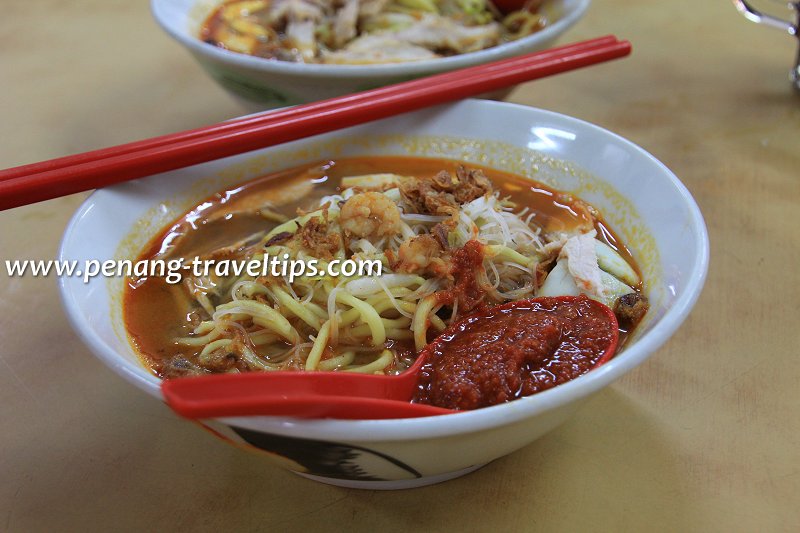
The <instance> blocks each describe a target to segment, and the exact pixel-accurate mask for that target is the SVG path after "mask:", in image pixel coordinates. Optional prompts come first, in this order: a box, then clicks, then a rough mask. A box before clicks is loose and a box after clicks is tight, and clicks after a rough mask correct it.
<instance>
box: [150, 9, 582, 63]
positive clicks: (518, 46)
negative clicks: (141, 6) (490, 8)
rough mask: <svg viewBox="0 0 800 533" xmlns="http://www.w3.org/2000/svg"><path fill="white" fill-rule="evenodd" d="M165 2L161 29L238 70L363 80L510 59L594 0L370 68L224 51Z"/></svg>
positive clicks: (565, 25) (156, 12)
mask: <svg viewBox="0 0 800 533" xmlns="http://www.w3.org/2000/svg"><path fill="white" fill-rule="evenodd" d="M164 1H165V0H150V11H151V13H152V14H153V18H155V20H156V22H157V23H158V25H159V26H161V28H162V29H163V30H164V31H165V32H167V34H169V35H170V36H171V37H172V38H173V39H175V40H176V41H178V42H179V43H181V44H182V45H184V46H185V47H186V48H188V49H189V50H191V51H194V52H197V53H199V54H202V55H206V56H210V57H212V58H214V59H216V60H218V61H220V62H222V63H230V64H234V65H236V66H239V67H244V68H249V69H254V70H261V71H264V72H274V73H280V74H291V75H301V76H303V75H305V76H323V77H326V76H336V77H345V78H364V77H370V78H371V77H374V76H408V75H420V74H430V73H434V72H439V71H445V70H453V69H457V68H460V67H466V66H469V65H474V64H478V63H486V62H489V61H492V60H495V59H501V58H504V57H510V56H513V55H517V54H521V53H523V52H525V51H527V50H529V49H530V48H531V47H532V46H534V45H536V44H538V43H540V42H546V41H548V40H550V39H555V38H556V37H558V36H559V35H561V34H562V33H564V32H565V31H566V30H567V29H569V28H570V27H571V26H573V25H574V24H575V23H576V22H578V20H580V18H581V17H582V16H583V15H584V13H585V12H586V10H587V9H588V8H589V4H591V0H574V2H575V6H574V7H573V8H572V9H571V10H569V11H567V12H566V13H564V15H562V16H561V17H560V18H559V19H558V20H557V21H555V22H554V23H553V24H551V25H550V26H546V27H545V28H544V29H542V30H541V31H538V32H536V33H533V34H531V35H528V36H525V37H522V38H521V39H517V40H516V41H511V42H508V43H503V44H499V45H497V46H493V47H491V48H486V49H484V50H478V51H476V52H467V53H465V54H459V55H455V56H450V57H443V58H438V59H426V60H424V61H410V62H404V63H378V64H370V65H332V64H325V63H292V62H289V61H279V60H272V59H265V58H260V57H255V56H251V55H248V54H240V53H238V52H231V51H229V50H224V49H222V48H219V47H217V46H212V45H210V44H208V43H204V42H202V41H201V40H200V39H199V38H197V37H196V36H193V35H190V34H189V32H188V31H187V30H183V31H181V30H180V29H176V27H175V25H174V24H173V23H172V22H171V21H170V20H168V18H167V17H166V16H165V14H164V13H163V12H162V11H161V9H160V7H159V6H160V4H161V3H162V2H164Z"/></svg>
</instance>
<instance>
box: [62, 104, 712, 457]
mask: <svg viewBox="0 0 800 533" xmlns="http://www.w3.org/2000/svg"><path fill="white" fill-rule="evenodd" d="M454 105H465V106H466V107H469V106H472V105H476V106H492V107H496V108H498V112H502V110H503V108H506V109H507V110H508V111H511V112H513V113H528V114H531V115H533V117H532V118H534V117H535V116H536V115H539V116H543V117H547V118H550V119H556V120H560V121H562V122H564V123H565V124H567V125H569V126H573V127H579V128H584V129H586V130H588V131H591V132H593V133H595V134H600V135H603V136H606V137H608V138H610V139H613V140H615V141H616V142H618V143H621V144H622V145H624V146H625V147H626V148H627V149H628V150H631V151H632V152H635V153H638V154H639V155H640V156H643V157H644V158H645V159H646V160H648V161H649V162H650V163H651V164H652V165H653V166H654V168H655V169H657V170H658V171H659V172H660V173H661V175H662V176H663V177H664V178H665V179H666V180H667V181H668V182H669V183H670V185H671V186H672V187H674V189H675V191H676V193H677V194H678V196H679V197H680V198H681V200H682V201H683V203H684V205H685V207H686V208H687V211H688V213H689V216H690V228H691V232H692V234H693V235H694V237H695V240H696V246H695V247H694V249H693V250H687V251H688V252H690V253H691V255H692V256H694V257H696V258H697V260H696V261H695V264H694V267H693V269H692V270H691V272H690V273H689V275H688V277H687V280H686V286H685V289H684V290H683V291H682V292H681V294H680V295H679V296H678V297H677V298H676V300H675V302H674V303H673V304H672V305H671V306H670V307H669V308H668V309H667V310H666V312H665V313H664V315H663V316H662V317H661V318H660V319H659V321H658V322H657V323H656V324H655V325H654V326H653V327H652V329H651V330H650V331H648V332H647V333H645V334H644V335H643V336H642V337H640V338H639V339H637V340H636V341H635V342H634V343H633V344H631V345H629V346H626V348H625V350H623V351H622V352H621V353H620V354H618V355H616V356H615V357H614V358H612V359H611V360H610V361H608V362H607V363H605V364H604V365H602V366H600V367H599V368H596V369H594V370H592V371H590V372H588V373H586V374H584V375H582V376H579V377H578V378H576V379H574V380H572V381H569V382H567V383H563V384H561V385H559V386H557V387H553V388H552V389H548V390H546V391H542V392H539V393H537V394H534V395H532V396H527V397H524V398H519V399H517V400H514V401H512V402H508V403H503V404H499V405H494V406H491V407H484V408H481V409H476V410H473V411H463V412H458V413H453V414H447V415H442V416H432V417H420V418H405V419H390V420H338V419H321V420H308V419H300V418H290V417H266V416H265V417H229V418H221V419H217V420H219V421H221V422H223V423H226V424H228V425H236V426H240V427H247V428H251V429H255V430H257V431H265V432H274V433H277V434H281V435H286V436H295V437H301V438H316V439H321V440H343V441H368V442H370V441H371V442H379V441H387V440H400V441H404V440H419V439H425V438H436V437H442V436H448V435H450V436H451V435H458V434H464V433H472V432H477V431H482V430H486V429H490V428H493V427H496V426H502V425H508V424H512V423H515V422H519V421H521V420H523V419H525V418H530V417H533V416H535V415H538V414H541V413H543V412H545V411H549V410H552V409H555V408H557V407H560V406H564V405H567V404H569V403H572V402H574V401H577V400H580V399H582V398H585V397H587V396H589V395H590V394H592V393H594V392H597V391H599V390H600V389H602V388H603V387H605V386H606V385H608V384H610V383H611V382H613V381H614V380H616V379H617V378H619V377H621V376H622V375H623V374H625V373H626V372H628V371H629V370H631V369H633V368H634V367H636V366H638V365H639V364H641V363H642V362H643V361H644V360H645V359H647V358H648V357H649V356H650V355H652V354H653V353H654V352H655V351H656V350H657V349H658V348H660V347H661V346H662V345H663V344H664V343H665V342H666V341H667V340H668V339H669V338H670V337H671V336H672V334H673V333H674V332H675V331H676V330H677V329H678V328H679V327H680V325H681V324H682V323H683V321H684V320H685V319H686V318H687V317H688V315H689V312H690V311H691V309H692V307H694V304H695V303H696V302H697V299H698V298H699V296H700V293H701V292H702V288H703V284H704V283H705V279H706V275H707V273H708V264H709V240H708V231H707V228H706V225H705V221H704V219H703V215H702V213H701V212H700V208H699V207H698V205H697V203H696V202H695V200H694V198H693V197H692V195H691V193H690V192H689V190H688V189H687V188H686V186H685V185H684V184H683V183H682V182H681V181H680V179H678V177H677V176H676V175H675V174H674V173H673V172H672V171H671V170H670V169H669V168H668V167H667V166H666V165H665V164H664V163H662V162H661V161H659V160H658V159H657V158H656V157H655V156H653V155H652V154H650V153H649V152H647V151H646V150H644V149H643V148H641V147H640V146H638V145H637V144H635V143H633V142H632V141H629V140H628V139H626V138H624V137H622V136H620V135H617V134H616V133H613V132H611V131H609V130H607V129H605V128H602V127H600V126H597V125H595V124H592V123H590V122H586V121H584V120H581V119H578V118H574V117H571V116H568V115H564V114H561V113H556V112H554V111H547V110H543V109H538V108H534V107H529V106H524V105H520V104H513V103H508V102H495V101H490V100H477V99H471V100H466V101H461V102H456V103H454V104H445V105H442V106H438V107H442V108H444V107H448V106H454ZM109 189H113V186H112V187H110V188H109ZM100 192H101V191H95V192H93V193H92V194H91V195H90V196H89V197H88V198H87V199H86V200H85V201H84V202H83V203H82V204H81V206H80V207H79V208H78V210H77V211H76V212H75V213H74V214H73V216H72V218H71V219H70V221H69V223H68V224H67V227H66V229H65V231H64V235H63V237H62V239H61V243H60V245H59V250H58V258H59V260H64V258H65V257H64V256H65V246H66V244H67V241H68V240H69V238H70V237H71V235H72V233H73V232H74V231H75V227H76V226H77V225H78V224H79V223H80V220H81V218H82V217H83V215H84V214H85V213H86V212H87V211H88V210H89V209H91V208H92V205H93V203H94V200H95V195H97V194H98V193H100ZM66 282H67V279H66V278H63V277H62V278H59V291H60V295H61V301H62V305H63V307H64V309H65V311H66V314H67V317H68V319H69V321H70V323H71V324H72V327H73V329H74V330H75V331H76V332H77V333H78V335H79V337H80V338H81V339H82V340H83V342H84V343H85V344H86V345H87V346H88V347H89V348H90V349H91V351H92V353H93V354H94V355H95V356H97V357H98V358H99V359H101V360H102V361H103V362H104V363H105V364H107V365H108V366H109V367H110V368H111V369H112V370H114V371H115V372H117V373H118V374H120V375H121V376H122V377H123V378H125V379H126V380H127V381H129V382H131V383H133V384H134V385H136V386H137V387H138V388H141V389H143V391H144V392H147V393H149V394H150V395H152V396H155V397H156V398H159V399H161V400H162V401H163V396H162V395H161V389H160V383H161V379H160V378H158V377H157V376H155V375H153V374H151V373H150V372H148V371H147V369H145V368H144V366H142V365H141V364H134V363H131V362H129V361H127V360H125V359H123V358H122V357H121V356H120V355H119V354H118V353H117V352H116V351H114V350H112V349H111V348H110V347H109V346H108V345H106V344H105V343H104V341H103V340H102V339H101V338H100V337H99V336H98V335H97V333H96V332H95V331H94V330H93V329H92V327H91V325H90V324H88V323H87V322H86V321H85V320H84V318H83V315H82V313H80V311H79V310H78V308H77V304H76V303H75V301H74V300H73V298H72V295H71V293H70V291H69V290H68V288H67V285H66ZM128 342H129V341H128Z"/></svg>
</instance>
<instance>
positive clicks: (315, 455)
mask: <svg viewBox="0 0 800 533" xmlns="http://www.w3.org/2000/svg"><path fill="white" fill-rule="evenodd" d="M369 154H386V155H414V156H431V157H450V158H455V159H461V160H464V161H471V162H475V163H481V164H486V165H489V166H492V167H496V168H500V169H504V170H509V171H512V172H516V173H519V174H525V175H528V176H531V177H532V178H533V179H536V180H539V181H541V182H544V183H546V184H549V185H552V186H554V187H556V188H558V189H561V190H565V191H570V192H572V193H575V194H577V195H578V196H579V197H581V198H583V199H585V200H587V201H589V202H591V203H592V204H594V205H595V206H596V207H598V208H599V209H600V210H601V211H602V212H603V213H604V215H605V217H606V220H607V221H608V222H609V223H610V224H611V225H612V227H614V228H615V229H616V230H617V231H618V233H619V234H620V236H621V237H622V238H623V240H624V242H626V243H627V244H628V245H629V246H630V247H631V248H632V251H633V253H634V256H635V257H636V259H637V261H638V262H639V265H640V266H641V268H642V271H643V275H644V279H645V290H646V293H647V296H648V297H649V299H650V302H651V309H650V311H649V313H648V315H647V316H646V318H645V320H644V321H643V323H642V324H641V325H640V326H639V328H638V329H637V330H636V332H635V335H634V336H633V337H632V338H631V339H630V340H629V342H628V344H627V345H626V346H625V348H624V349H623V350H622V351H621V353H619V354H618V355H617V356H616V357H615V358H614V359H612V360H611V361H610V362H609V363H607V364H605V365H604V366H602V367H601V368H599V369H597V370H594V371H592V372H589V373H588V374H586V375H584V376H581V377H579V378H578V379H576V380H574V381H571V382H569V383H566V384H563V385H560V386H558V387H555V388H553V389H550V390H547V391H544V392H541V393H539V394H536V395H534V396H531V397H527V398H522V399H519V400H516V401H513V402H510V403H506V404H502V405H497V406H494V407H489V408H485V409H479V410H475V411H471V412H463V413H458V414H452V415H446V416H439V417H430V418H417V419H405V420H356V421H353V420H350V421H345V420H300V419H291V418H280V417H247V418H236V419H225V420H217V421H209V424H210V425H213V426H214V427H215V428H216V429H217V430H218V431H219V433H220V434H221V435H225V436H228V437H229V438H231V439H232V440H237V441H240V442H241V441H246V442H248V443H250V444H252V445H253V446H255V447H257V448H261V449H263V450H267V451H268V453H269V455H270V456H271V457H274V458H276V459H277V460H279V461H281V462H282V464H283V465H284V466H286V467H288V468H290V469H292V470H294V471H296V472H299V473H303V474H305V475H311V476H314V477H315V478H316V479H319V480H322V481H326V482H329V483H335V484H340V485H345V486H351V487H352V486H356V487H369V488H402V487H412V486H418V485H424V484H428V483H434V482H437V481H441V480H444V479H449V478H451V477H454V476H458V475H461V474H463V473H466V472H468V471H471V470H473V469H475V468H477V467H479V466H480V465H483V464H485V463H487V462H489V461H492V460H493V459H496V458H498V457H501V456H503V455H505V454H508V453H510V452H512V451H514V450H517V449H519V448H521V447H523V446H525V445H526V444H529V443H530V442H532V441H533V440H534V439H536V438H538V437H540V436H541V435H542V434H544V433H545V432H547V431H549V430H550V429H552V428H554V427H555V426H557V425H558V424H560V423H561V422H563V421H564V420H565V419H566V418H567V417H568V416H569V415H570V414H571V413H572V412H574V411H575V410H576V409H577V408H578V406H579V405H580V403H581V400H584V399H586V398H587V397H588V396H589V395H590V394H592V393H594V392H596V391H598V390H600V389H601V388H603V387H605V386H606V385H608V384H609V383H611V382H612V381H614V380H615V379H616V378H618V377H620V376H621V375H622V374H624V373H625V372H627V371H628V370H630V369H631V368H633V367H635V366H636V365H638V364H640V363H641V362H642V361H644V360H645V359H646V358H647V357H649V356H650V355H651V354H652V353H653V352H654V351H655V350H656V349H657V348H658V347H659V346H661V345H662V344H663V343H664V342H665V341H666V340H667V339H668V338H669V337H670V335H672V334H673V333H674V332H675V330H676V329H677V328H678V326H679V325H680V324H681V322H683V320H684V319H685V318H686V316H687V315H688V313H689V311H690V309H691V308H692V306H693V305H694V303H695V300H696V299H697V297H698V295H699V293H700V290H701V288H702V286H703V282H704V280H705V275H706V270H707V266H708V239H707V234H706V228H705V225H704V222H703V218H702V216H701V214H700V211H699V210H698V208H697V205H696V204H695V202H694V200H693V199H692V197H691V195H690V194H689V192H688V191H687V190H686V188H685V187H684V186H683V185H682V184H681V182H680V181H679V180H678V179H677V178H676V177H675V176H674V175H673V174H672V173H671V172H670V171H669V170H668V169H667V168H666V167H665V166H664V165H663V164H661V163H660V162H659V161H657V160H656V159H655V158H654V157H653V156H651V155H649V154H648V153H646V152H645V151H644V150H642V149H641V148H639V147H637V146H636V145H634V144H632V143H631V142H629V141H627V140H625V139H623V138H621V137H619V136H617V135H615V134H613V133H610V132H608V131H606V130H603V129H601V128H599V127H597V126H594V125H592V124H588V123H586V122H582V121H580V120H577V119H574V118H570V117H566V116H563V115H559V114H556V113H552V112H548V111H542V110H537V109H533V108H528V107H524V106H518V105H513V104H507V103H499V102H492V101H486V100H467V101H463V102H459V103H456V104H452V105H448V106H441V107H437V108H433V109H428V110H424V111H419V112H416V113H411V114H407V115H404V116H401V117H396V118H392V119H387V120H382V121H379V122H374V123H372V124H368V125H364V126H358V127H354V128H349V129H346V130H342V131H338V132H335V133H330V134H326V135H321V136H317V137H313V138H310V139H306V140H301V141H296V142H293V143H290V144H286V145H283V146H280V147H275V148H269V149H264V150H259V151H255V152H251V153H247V154H243V155H240V156H235V157H230V158H227V159H224V160H219V161H214V162H211V163H206V164H203V165H197V166H195V167H191V168H187V169H183V170H178V171H174V172H169V173H167V174H162V175H157V176H151V177H148V178H145V179H141V180H137V181H134V182H129V183H124V184H120V185H116V186H113V187H110V188H107V189H103V190H100V191H97V192H95V193H94V194H93V195H92V196H91V197H89V199H87V200H86V202H85V203H84V204H83V205H82V206H81V208H80V209H79V210H78V211H77V213H76V214H75V215H74V217H73V218H72V220H71V221H70V223H69V226H68V227H67V229H66V233H65V235H64V239H63V242H62V245H61V251H60V259H63V260H78V261H87V260H92V259H95V260H106V259H112V258H129V259H133V258H135V257H136V256H137V255H138V253H139V251H140V250H141V249H142V248H143V247H144V245H145V243H146V242H147V241H148V240H149V239H150V238H151V237H152V236H153V235H154V234H155V233H156V232H157V231H158V230H160V229H162V228H163V227H165V226H166V225H167V224H168V223H169V222H171V221H172V220H174V219H175V218H177V217H178V216H179V215H181V214H182V213H183V212H184V211H186V210H187V209H189V208H190V207H192V206H193V205H195V204H196V203H199V202H201V201H202V200H203V199H205V198H207V197H208V196H210V195H211V194H212V193H213V192H216V191H218V190H221V189H223V188H225V187H230V186H232V185H234V184H236V183H240V182H241V181H243V180H246V179H248V178H251V177H255V176H259V175H263V174H265V173H268V172H272V171H275V170H279V169H282V168H288V167H294V166H298V165H301V164H304V163H307V162H311V161H317V160H320V159H323V158H325V159H327V158H333V159H335V158H337V157H342V156H347V155H369ZM60 288H61V295H62V298H63V303H64V307H65V309H66V312H67V314H68V316H69V318H70V320H71V321H72V324H73V326H74V327H75V329H76V331H77V332H78V333H79V334H80V336H81V337H82V338H83V340H84V341H85V342H86V344H87V345H88V346H89V348H90V349H91V351H92V352H94V353H95V354H96V355H97V356H98V357H99V358H100V359H101V360H102V361H103V362H104V363H106V364H107V365H109V366H110V367H111V368H112V369H113V370H115V371H116V372H117V373H119V374H120V375H122V376H123V377H124V378H125V379H127V380H128V381H129V382H131V383H133V384H134V385H136V386H137V387H139V388H140V389H142V390H143V391H145V392H147V393H148V394H150V395H152V396H154V397H155V398H161V392H160V388H159V385H160V382H159V379H158V378H156V377H155V376H154V375H153V374H151V373H150V372H149V371H148V370H146V369H145V368H144V367H143V366H142V365H141V364H140V362H139V360H138V358H137V356H136V354H135V353H134V351H133V349H132V348H131V345H130V343H129V342H128V338H127V336H126V334H125V331H124V327H123V324H122V318H121V305H120V301H121V298H120V295H121V293H122V288H123V280H122V279H118V278H111V279H103V278H99V277H97V278H94V279H91V280H90V281H89V282H88V283H84V282H83V281H82V280H81V279H78V278H64V279H61V281H60Z"/></svg>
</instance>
